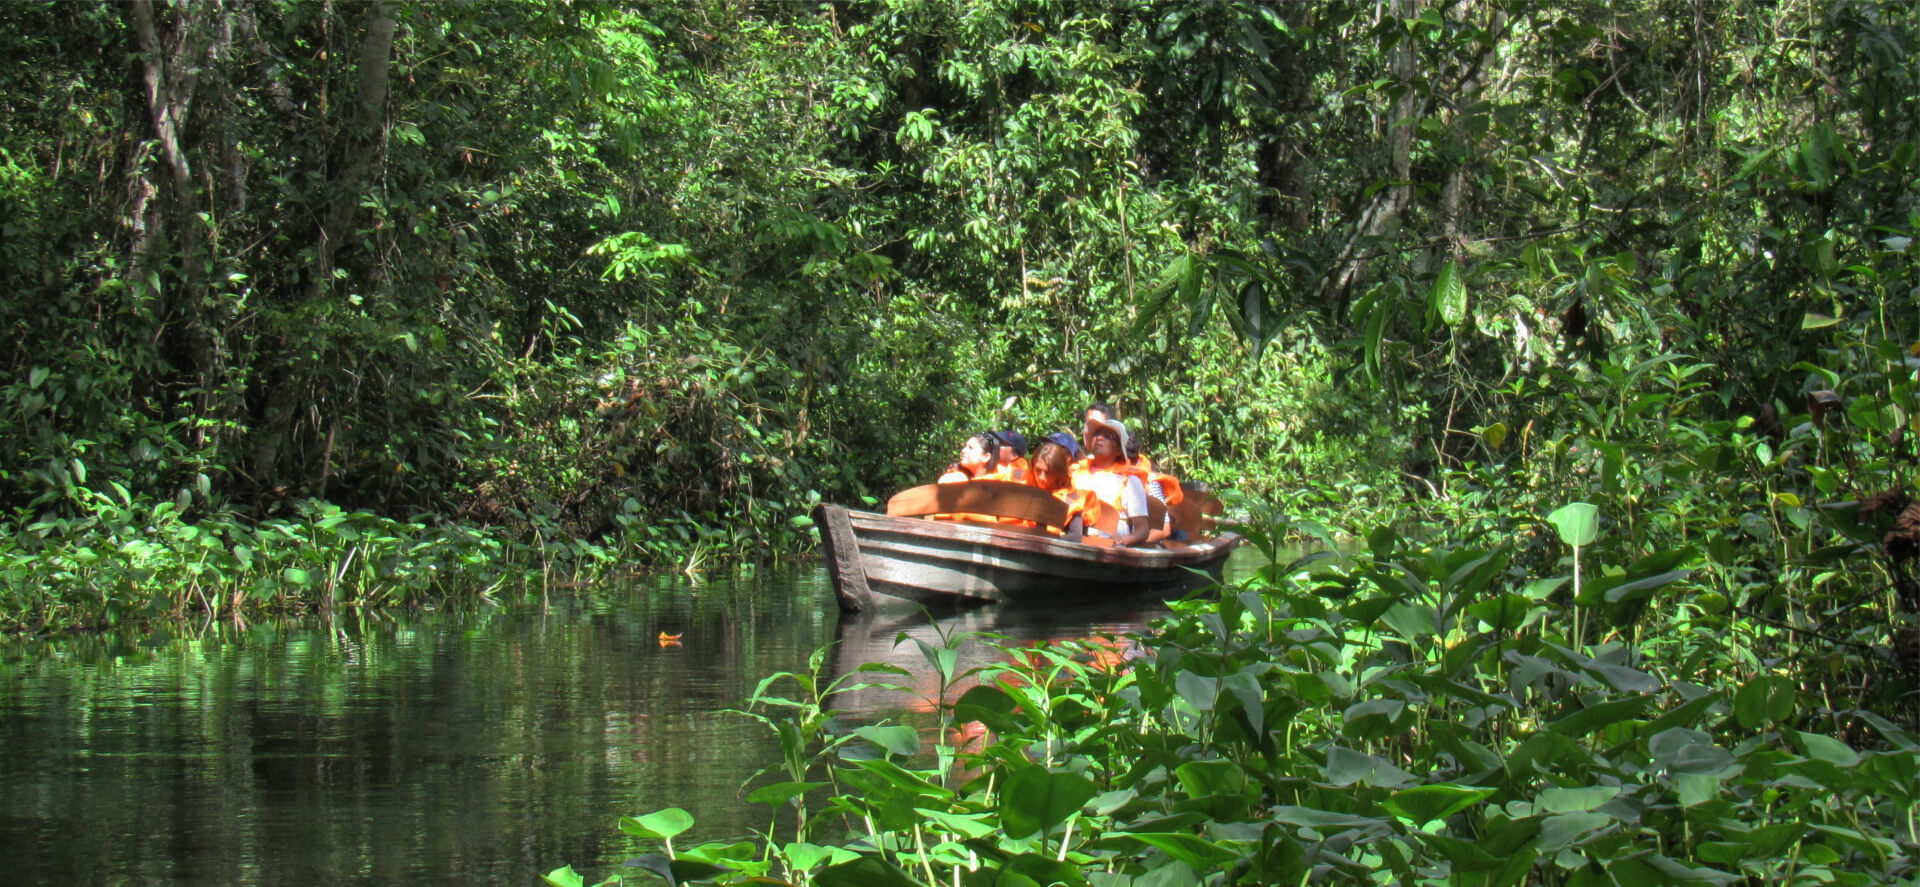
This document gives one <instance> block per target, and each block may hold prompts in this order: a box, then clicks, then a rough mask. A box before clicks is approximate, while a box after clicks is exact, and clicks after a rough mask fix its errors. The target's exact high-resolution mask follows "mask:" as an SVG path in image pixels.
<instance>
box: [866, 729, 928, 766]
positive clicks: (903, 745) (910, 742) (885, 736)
mask: <svg viewBox="0 0 1920 887" xmlns="http://www.w3.org/2000/svg"><path fill="white" fill-rule="evenodd" d="M853 735H855V736H858V737H860V738H861V739H864V740H866V741H868V742H870V743H873V745H874V746H875V747H877V748H879V749H881V750H882V751H884V752H885V753H886V754H887V755H888V756H889V757H902V758H905V757H912V756H913V755H915V754H918V753H919V752H920V732H919V731H918V730H915V729H914V728H912V727H907V726H903V725H899V724H894V725H889V726H884V727H858V728H855V729H854V731H853Z"/></svg>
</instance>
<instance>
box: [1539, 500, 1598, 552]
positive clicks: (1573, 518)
mask: <svg viewBox="0 0 1920 887" xmlns="http://www.w3.org/2000/svg"><path fill="white" fill-rule="evenodd" d="M1547 521H1548V522H1549V523H1552V524H1553V526H1554V528H1555V529H1557V530H1559V531H1560V541H1561V542H1564V543H1566V544H1568V545H1571V546H1573V547H1574V548H1582V547H1585V546H1587V545H1590V544H1592V543H1593V540H1594V538H1595V537H1597V536H1598V535H1600V508H1599V506H1597V505H1593V504H1591V503H1588V502H1571V503H1568V504H1566V505H1562V506H1560V509H1559V510H1558V511H1555V512H1554V513H1552V514H1549V515H1547Z"/></svg>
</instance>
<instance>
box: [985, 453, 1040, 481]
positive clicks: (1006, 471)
mask: <svg viewBox="0 0 1920 887" xmlns="http://www.w3.org/2000/svg"><path fill="white" fill-rule="evenodd" d="M1027 467H1028V466H1027V460H1025V459H1021V458H1017V457H1016V458H1015V459H1014V460H1013V461H1012V462H1008V463H1007V464H1005V465H996V466H994V469H993V470H992V471H989V472H987V473H986V474H983V475H980V476H979V477H976V478H974V480H1004V481H1007V482H1009V483H1016V484H1023V483H1026V482H1027Z"/></svg>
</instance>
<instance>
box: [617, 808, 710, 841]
mask: <svg viewBox="0 0 1920 887" xmlns="http://www.w3.org/2000/svg"><path fill="white" fill-rule="evenodd" d="M690 828H693V814H691V813H688V812H687V811H685V810H682V809H680V808H679V807H668V808H666V809H664V810H657V811H655V812H653V813H648V814H645V815H643V816H622V817H620V830H621V831H623V832H626V833H627V834H629V835H633V836H634V837H636V838H657V839H661V840H672V839H673V837H674V836H675V835H678V834H680V833H681V832H684V831H686V830H687V829H690Z"/></svg>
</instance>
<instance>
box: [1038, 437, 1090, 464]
mask: <svg viewBox="0 0 1920 887" xmlns="http://www.w3.org/2000/svg"><path fill="white" fill-rule="evenodd" d="M1047 440H1049V441H1052V442H1054V443H1057V444H1059V445H1060V446H1061V447H1064V448H1065V449H1066V451H1067V463H1068V464H1069V465H1071V464H1072V463H1074V462H1078V461H1080V459H1081V458H1082V457H1084V456H1085V455H1086V453H1083V452H1081V451H1080V438H1077V437H1074V436H1073V435H1071V434H1068V433H1067V432H1065V431H1056V432H1054V433H1052V434H1049V435H1047Z"/></svg>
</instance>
